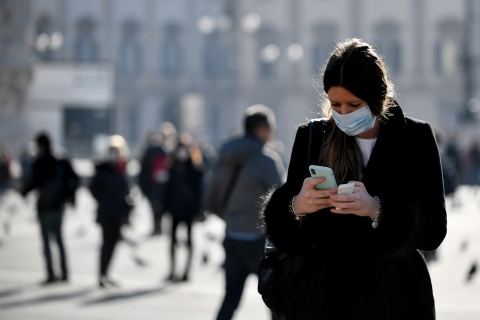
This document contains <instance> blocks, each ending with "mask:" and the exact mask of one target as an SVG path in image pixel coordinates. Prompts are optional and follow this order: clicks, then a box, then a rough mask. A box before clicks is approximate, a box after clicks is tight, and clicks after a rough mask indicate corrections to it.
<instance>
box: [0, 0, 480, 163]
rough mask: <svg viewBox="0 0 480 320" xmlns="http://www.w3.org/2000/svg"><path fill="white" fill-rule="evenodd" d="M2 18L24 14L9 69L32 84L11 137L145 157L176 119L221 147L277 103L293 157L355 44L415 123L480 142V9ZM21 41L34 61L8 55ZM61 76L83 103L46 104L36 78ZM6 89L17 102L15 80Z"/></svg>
mask: <svg viewBox="0 0 480 320" xmlns="http://www.w3.org/2000/svg"><path fill="white" fill-rule="evenodd" d="M0 10H1V12H2V16H5V17H8V16H12V15H13V16H14V17H17V16H18V17H17V18H10V20H8V21H7V20H5V19H3V20H2V23H3V24H4V26H3V27H2V28H1V29H0V30H2V31H0V32H1V37H2V42H1V46H2V47H0V50H1V51H0V66H1V68H2V70H6V69H7V68H10V69H9V70H10V71H9V72H13V71H11V68H12V66H13V65H15V66H16V67H15V68H16V70H17V71H15V72H17V73H18V74H19V75H20V74H23V76H18V77H17V78H19V79H20V78H21V79H23V80H15V81H19V83H20V84H17V86H20V87H22V90H17V91H16V92H17V93H16V95H17V96H18V98H17V99H16V100H15V101H16V102H15V103H16V105H15V107H5V105H7V104H10V105H11V104H12V102H5V101H6V100H8V99H6V98H3V100H0V102H1V104H2V107H1V109H0V117H1V118H2V129H0V130H1V131H0V134H2V137H6V139H13V140H15V139H20V138H21V139H25V138H27V136H31V135H32V134H33V132H35V131H36V130H40V129H42V128H44V129H48V130H51V131H52V132H53V135H54V138H55V139H57V141H58V142H59V143H61V144H63V145H64V146H66V147H67V148H68V149H69V150H71V153H72V154H73V155H75V156H79V157H87V156H90V155H91V154H92V153H93V152H94V147H93V146H94V145H95V140H96V139H98V138H99V137H101V136H102V135H105V134H110V133H118V134H121V135H123V136H125V137H126V138H127V140H128V141H129V143H130V145H131V146H132V149H133V150H137V151H138V150H140V148H141V147H142V146H143V143H144V142H145V138H146V134H147V132H149V131H150V130H152V129H156V128H158V126H159V125H160V123H161V122H164V121H170V122H172V123H174V124H175V125H176V126H177V127H178V128H179V131H181V132H189V133H191V134H193V135H194V136H197V137H204V138H206V139H208V140H209V141H210V142H211V143H213V144H215V145H218V144H219V143H221V142H222V141H224V140H225V139H227V138H228V137H230V136H231V135H234V134H238V133H240V132H241V119H242V114H243V111H244V110H245V108H246V107H248V106H249V105H252V104H256V103H263V104H265V105H268V106H270V107H272V108H273V109H274V110H275V112H276V115H277V122H278V130H277V138H278V139H279V140H280V141H282V142H283V144H284V146H285V154H284V155H285V158H286V159H288V154H289V152H290V149H291V144H292V142H293V139H294V133H295V129H296V126H297V125H298V124H299V123H302V122H305V121H306V119H307V118H313V117H317V116H318V112H319V111H320V108H319V107H318V105H319V103H320V102H321V97H320V96H319V93H321V92H322V91H321V87H319V86H317V85H316V84H318V82H319V81H320V80H321V70H322V67H323V65H324V64H325V63H326V59H327V58H328V56H329V54H330V52H331V51H332V49H333V46H334V45H335V43H336V42H339V41H343V40H345V39H347V38H351V37H360V38H362V39H363V40H365V41H367V42H369V43H371V44H373V45H375V46H376V48H377V49H378V50H379V51H380V53H381V55H382V56H384V61H385V62H386V64H387V67H388V71H389V74H390V77H391V80H392V81H393V82H394V84H395V85H396V89H397V90H396V91H397V93H398V95H397V100H398V101H399V103H400V104H401V106H402V108H403V109H404V111H405V112H406V113H407V115H410V116H412V117H416V118H420V119H424V120H427V121H429V122H431V123H432V124H435V125H438V126H439V127H442V128H443V129H444V130H445V131H446V132H449V131H452V130H454V128H455V126H456V125H461V134H462V135H464V136H465V139H462V140H461V141H465V143H467V142H469V140H468V139H470V137H472V136H473V135H474V134H475V133H476V132H477V133H478V122H475V121H470V120H469V119H475V118H476V117H477V114H478V113H479V112H478V110H479V109H480V101H479V100H477V98H480V96H479V92H478V85H477V84H478V77H477V75H478V63H473V62H472V61H473V60H474V57H476V56H477V55H478V54H479V53H480V48H479V43H480V41H479V40H480V24H479V19H478V17H479V16H478V14H479V13H480V1H478V0H465V1H449V0H402V1H400V0H242V1H238V0H82V1H74V0H35V1H28V0H15V1H14V0H1V1H0ZM12 19H13V20H12ZM15 19H18V21H17V20H15ZM5 30H7V31H5ZM8 30H10V31H8ZM9 35H10V36H11V35H14V36H13V37H14V38H15V46H17V47H18V48H20V49H18V48H17V50H19V51H21V55H18V54H12V53H9V55H8V54H6V53H5V52H6V49H5V48H7V47H9V46H10V47H11V46H12V45H13V44H11V43H10V42H8V41H7V40H8V37H9ZM5 39H7V40H5ZM2 48H3V49H2ZM12 50H13V49H11V50H10V51H12ZM7 51H8V50H7ZM12 52H13V51H12ZM5 57H6V58H5ZM464 57H467V58H468V59H464ZM15 59H17V60H18V61H17V60H15ZM14 60H15V61H14ZM20 60H21V61H20ZM465 61H467V62H469V64H468V65H467V64H466V63H464V62H465ZM59 68H60V69H61V70H62V71H61V73H62V74H63V76H64V77H65V78H64V79H65V80H64V81H63V82H60V83H58V81H57V82H55V81H53V82H52V83H51V86H50V87H49V89H48V90H53V91H55V88H59V89H58V90H60V91H63V92H68V90H70V89H71V90H72V93H71V94H70V95H67V94H64V95H61V94H60V95H58V94H57V95H56V96H55V97H54V98H52V97H51V96H50V97H45V95H44V91H45V90H46V89H45V90H43V91H42V90H41V89H39V88H43V87H44V86H45V84H44V82H48V79H47V78H48V77H47V78H41V77H40V78H39V77H38V76H36V75H39V74H42V72H43V74H45V72H47V75H48V74H49V73H48V72H50V75H55V74H56V73H55V72H54V71H55V70H57V71H58V70H59ZM52 70H53V71H52ZM52 72H53V73H52ZM69 72H70V76H68V73H69ZM57 75H58V73H57ZM0 78H1V79H2V82H1V86H2V88H0V92H5V91H8V89H5V88H6V85H5V84H4V82H5V81H7V80H4V79H7V78H8V79H13V78H15V77H11V76H8V75H6V73H4V72H2V76H1V77H0ZM8 81H13V80H8ZM66 83H73V84H72V85H70V86H68V85H65V84H66ZM320 83H321V81H320ZM62 84H63V86H62ZM11 85H12V84H9V86H11ZM82 86H83V87H82ZM85 86H86V87H88V88H85ZM68 88H70V89H68ZM72 88H73V89H72ZM79 88H80V89H79ZM82 88H83V89H82ZM0 95H1V94H0ZM3 96H12V94H6V93H3ZM3 96H2V97H3ZM72 97H74V98H72ZM4 100H5V101H4ZM9 108H10V109H12V108H13V109H12V110H14V111H8V110H10V109H9ZM468 108H469V109H468ZM7 109H8V110H7ZM468 110H469V111H468ZM8 112H10V113H13V114H14V115H10V116H9V117H8V118H5V114H8ZM4 119H10V120H7V121H5V120H4ZM20 128H23V129H21V130H20ZM17 131H22V135H21V137H20V135H15V134H14V132H17ZM15 143H16V142H13V144H15Z"/></svg>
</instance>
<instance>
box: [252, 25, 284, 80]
mask: <svg viewBox="0 0 480 320" xmlns="http://www.w3.org/2000/svg"><path fill="white" fill-rule="evenodd" d="M256 37H257V43H258V50H257V65H258V71H257V73H258V76H259V78H261V79H272V78H275V77H276V76H277V72H278V70H277V69H278V64H279V60H280V47H279V39H280V37H279V35H278V33H277V32H276V31H275V30H274V29H273V28H270V27H262V28H260V30H258V32H257V33H256Z"/></svg>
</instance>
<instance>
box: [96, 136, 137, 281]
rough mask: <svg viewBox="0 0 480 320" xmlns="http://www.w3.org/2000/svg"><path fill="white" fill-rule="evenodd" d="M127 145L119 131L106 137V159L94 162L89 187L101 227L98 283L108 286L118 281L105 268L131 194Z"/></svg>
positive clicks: (108, 262) (126, 213)
mask: <svg viewBox="0 0 480 320" xmlns="http://www.w3.org/2000/svg"><path fill="white" fill-rule="evenodd" d="M127 157H128V145H127V142H126V141H125V139H124V138H123V137H122V136H119V135H113V136H110V137H109V138H108V151H107V156H106V158H107V159H106V160H105V161H100V162H99V163H97V164H96V167H95V174H94V176H93V178H92V180H91V182H90V185H89V189H90V192H91V194H92V196H93V197H94V198H95V200H96V201H97V204H98V208H97V223H98V224H99V225H100V227H101V228H102V247H101V251H100V273H99V286H100V287H101V288H109V287H114V286H118V285H119V283H118V281H117V279H116V278H115V276H114V275H113V274H110V273H109V272H108V269H109V266H110V261H111V260H112V256H113V253H114V249H115V246H116V244H117V242H118V240H119V239H120V231H121V227H122V226H123V225H124V224H127V223H128V218H129V214H130V211H131V209H132V204H133V198H132V196H131V195H130V189H129V186H128V180H127V177H126V173H125V167H126V164H127Z"/></svg>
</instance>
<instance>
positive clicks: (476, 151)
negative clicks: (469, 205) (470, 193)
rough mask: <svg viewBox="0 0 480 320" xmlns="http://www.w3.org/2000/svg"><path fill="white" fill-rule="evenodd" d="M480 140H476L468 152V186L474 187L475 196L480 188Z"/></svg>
mask: <svg viewBox="0 0 480 320" xmlns="http://www.w3.org/2000/svg"><path fill="white" fill-rule="evenodd" d="M479 141H480V140H474V141H472V143H471V144H470V147H469V148H468V150H467V162H468V175H467V184H468V185H470V186H472V189H473V190H474V195H476V194H477V190H478V188H479V187H480V143H479Z"/></svg>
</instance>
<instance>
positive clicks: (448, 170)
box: [433, 126, 460, 200]
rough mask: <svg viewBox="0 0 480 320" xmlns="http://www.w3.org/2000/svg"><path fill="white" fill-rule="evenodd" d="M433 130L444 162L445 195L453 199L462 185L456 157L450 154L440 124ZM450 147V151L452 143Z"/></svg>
mask: <svg viewBox="0 0 480 320" xmlns="http://www.w3.org/2000/svg"><path fill="white" fill-rule="evenodd" d="M433 132H434V135H435V140H436V141H437V145H438V149H439V152H440V160H441V162H442V173H443V185H444V190H445V196H447V197H450V198H452V200H453V199H454V198H455V193H456V190H457V188H458V186H459V185H460V174H459V172H458V169H457V166H456V165H455V158H452V157H450V156H448V151H447V146H448V145H445V143H444V137H445V133H444V131H443V130H442V129H441V128H440V127H439V126H433ZM450 147H451V150H450V151H451V152H452V149H453V148H454V147H453V146H452V145H450Z"/></svg>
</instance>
